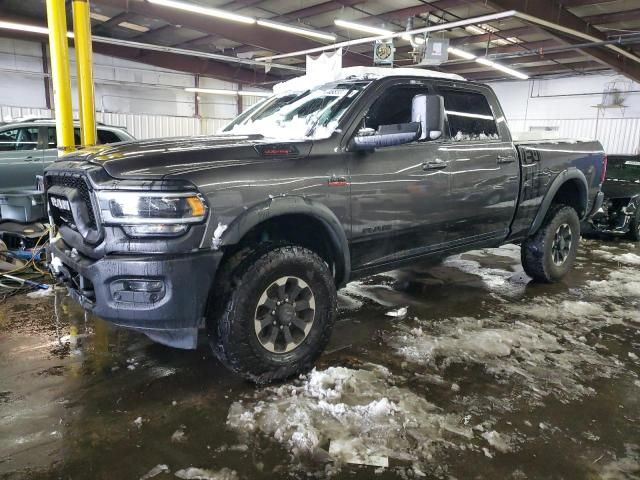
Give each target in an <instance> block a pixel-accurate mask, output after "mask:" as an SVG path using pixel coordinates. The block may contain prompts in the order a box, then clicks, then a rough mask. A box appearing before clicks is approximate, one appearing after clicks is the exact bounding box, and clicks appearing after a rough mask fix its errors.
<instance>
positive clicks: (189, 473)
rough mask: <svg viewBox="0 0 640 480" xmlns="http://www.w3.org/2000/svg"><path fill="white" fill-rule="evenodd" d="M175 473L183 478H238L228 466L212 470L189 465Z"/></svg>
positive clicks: (187, 479)
mask: <svg viewBox="0 0 640 480" xmlns="http://www.w3.org/2000/svg"><path fill="white" fill-rule="evenodd" d="M175 475H176V477H178V478H181V479H184V480H238V474H237V473H236V472H235V471H234V470H230V469H228V468H223V469H222V470H215V471H214V470H206V469H204V468H195V467H189V468H184V469H182V470H178V471H177V472H176V474H175Z"/></svg>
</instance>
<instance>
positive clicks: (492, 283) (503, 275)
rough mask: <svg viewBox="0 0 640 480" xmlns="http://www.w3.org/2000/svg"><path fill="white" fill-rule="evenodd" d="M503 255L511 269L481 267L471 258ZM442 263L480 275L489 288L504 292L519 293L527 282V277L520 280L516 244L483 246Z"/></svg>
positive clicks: (518, 248) (518, 255)
mask: <svg viewBox="0 0 640 480" xmlns="http://www.w3.org/2000/svg"><path fill="white" fill-rule="evenodd" d="M469 257H475V258H485V257H486V258H488V257H504V258H507V259H509V260H511V261H512V262H513V263H512V265H511V269H509V270H505V269H502V268H487V267H483V266H482V265H481V264H480V262H479V261H477V260H474V259H473V258H469ZM442 264H443V265H444V266H447V267H450V268H456V269H458V270H461V271H463V272H465V273H468V274H470V275H475V276H477V277H480V278H481V279H482V281H483V282H484V283H485V285H486V286H487V287H488V288H489V290H492V291H497V292H499V293H504V294H514V293H520V292H522V291H523V290H524V287H525V286H526V284H527V283H528V281H529V279H528V277H526V276H525V279H526V281H522V280H521V277H522V274H521V273H520V271H521V269H522V267H521V262H520V247H518V246H517V245H504V246H502V247H500V248H485V249H482V250H471V251H469V252H465V253H462V254H459V255H453V256H451V257H448V258H446V259H445V260H444V261H443V262H442Z"/></svg>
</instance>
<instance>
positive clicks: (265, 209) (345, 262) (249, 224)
mask: <svg viewBox="0 0 640 480" xmlns="http://www.w3.org/2000/svg"><path fill="white" fill-rule="evenodd" d="M291 214H296V215H307V216H309V217H313V218H314V219H316V220H319V221H320V223H321V224H322V225H323V227H324V229H325V231H326V232H327V235H328V237H329V240H330V242H331V245H332V247H333V250H334V251H335V253H336V272H335V273H336V279H335V280H336V284H337V285H338V286H339V287H341V286H344V285H346V283H347V282H348V280H349V276H350V274H351V255H350V253H349V242H348V240H347V236H346V234H345V231H344V227H343V226H342V223H341V222H340V220H338V218H337V217H336V215H335V214H334V213H333V212H332V211H331V210H330V209H329V208H328V207H327V206H326V205H324V204H322V203H318V202H314V201H313V200H309V199H307V198H303V197H299V196H283V197H275V198H272V199H269V200H266V201H264V202H262V203H259V204H258V205H255V206H253V207H252V208H250V209H248V210H247V211H246V212H244V213H243V214H242V215H240V216H239V217H237V218H236V219H235V220H234V221H233V222H231V224H229V226H228V228H227V229H226V230H225V231H224V232H223V233H222V235H221V236H220V238H219V242H218V248H222V247H225V246H230V245H236V244H238V243H239V242H240V241H241V240H242V239H243V237H244V236H245V235H246V234H247V233H248V232H249V231H250V230H251V229H252V228H254V227H256V226H257V225H259V224H261V223H263V222H265V221H267V220H270V219H273V218H276V217H279V216H283V215H291Z"/></svg>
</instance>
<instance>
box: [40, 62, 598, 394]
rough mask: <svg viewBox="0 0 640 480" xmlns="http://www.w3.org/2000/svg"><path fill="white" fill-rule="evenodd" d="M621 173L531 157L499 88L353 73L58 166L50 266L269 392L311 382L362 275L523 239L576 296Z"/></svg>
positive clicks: (576, 147)
mask: <svg viewBox="0 0 640 480" xmlns="http://www.w3.org/2000/svg"><path fill="white" fill-rule="evenodd" d="M302 90H304V91H302ZM274 105H275V107H274ZM265 112H268V113H265ZM605 170H606V158H605V155H604V154H603V150H602V146H601V145H600V144H599V143H597V142H577V141H576V142H574V141H566V142H558V141H553V142H552V141H549V142H541V143H514V142H513V141H512V138H511V134H510V132H509V128H508V126H507V122H506V121H505V118H504V114H503V112H502V109H501V107H500V104H499V103H498V101H497V99H496V96H495V94H494V93H493V91H492V90H491V89H490V88H489V87H487V86H485V85H481V84H476V83H470V82H466V81H463V79H461V78H459V77H454V76H444V75H441V74H438V73H437V72H425V71H417V70H413V69H412V70H409V71H407V70H405V69H394V70H387V71H386V73H384V74H380V73H379V71H377V70H376V71H375V72H374V73H371V74H368V73H366V71H365V72H363V71H362V69H360V70H358V71H357V73H355V72H354V73H350V71H349V69H345V70H344V72H343V75H342V77H341V78H339V79H338V80H336V81H333V82H331V83H328V84H324V85H316V86H310V87H309V88H307V89H306V90H305V89H304V88H302V89H297V90H296V92H295V93H293V94H285V95H283V94H282V93H280V94H278V95H276V96H274V97H273V98H271V99H267V100H265V101H264V102H263V103H261V104H259V105H257V106H256V107H254V108H253V109H252V111H251V112H249V113H248V114H245V115H244V116H243V118H242V119H240V121H237V122H234V123H233V124H232V125H231V126H230V128H228V129H227V131H226V132H223V133H222V134H221V135H217V136H209V137H198V138H180V139H164V140H154V141H139V142H130V143H124V144H119V145H116V146H113V147H103V148H97V149H94V150H88V151H80V152H77V153H74V154H70V155H68V156H66V157H64V158H62V159H60V160H59V161H57V162H56V163H54V164H53V165H51V166H50V167H49V168H48V169H47V171H46V174H45V186H46V189H47V196H48V202H49V209H50V216H51V222H52V223H53V224H54V225H55V226H56V227H57V228H58V235H57V236H56V237H55V238H54V239H53V241H52V242H51V246H50V253H51V269H52V271H53V273H54V274H55V275H56V276H57V277H58V278H59V279H60V280H62V281H64V282H65V283H66V284H67V285H68V287H69V290H70V292H71V295H72V296H73V297H74V298H75V299H76V300H77V301H78V302H80V304H82V306H83V307H85V308H86V309H89V310H91V311H93V312H94V313H95V314H96V315H99V316H101V317H103V318H104V319H106V320H109V321H111V322H113V323H114V324H116V325H119V326H123V327H128V328H132V329H136V330H138V331H142V332H144V333H145V334H146V335H148V336H149V337H150V338H151V339H153V340H155V341H157V342H160V343H163V344H166V345H170V346H174V347H179V348H195V347H196V344H197V336H198V331H199V328H200V327H202V326H206V328H207V331H208V336H209V340H210V344H211V346H212V348H213V351H214V352H215V354H216V355H217V357H218V358H219V359H220V360H221V361H222V362H223V363H224V364H225V365H226V366H227V367H229V368H231V369H232V370H233V371H235V372H238V373H239V374H241V375H243V376H245V377H246V378H248V379H250V380H253V381H255V382H267V381H270V380H276V379H282V378H286V377H289V376H291V375H294V374H297V373H299V372H302V371H305V370H307V369H309V368H311V366H312V365H313V364H314V361H315V360H316V358H317V357H318V356H319V355H320V353H321V352H322V350H323V349H324V347H325V346H326V345H327V342H328V341H329V336H330V332H331V328H332V325H333V323H334V319H335V317H336V290H337V289H339V288H341V287H343V286H344V285H345V284H346V283H347V282H349V281H351V280H353V279H355V278H358V277H362V276H364V275H369V274H372V273H375V272H381V271H388V270H391V269H394V268H397V267H400V266H402V265H405V264H409V263H414V262H416V261H418V260H439V259H442V258H444V257H446V256H447V255H451V254H453V253H456V252H463V251H466V250H470V249H474V248H480V247H496V246H499V245H502V244H504V243H506V242H516V243H519V244H521V245H522V262H523V265H524V268H525V271H526V272H527V273H528V274H529V275H530V276H531V277H533V278H534V279H536V280H539V281H543V282H551V281H556V280H559V279H561V278H562V277H563V275H565V274H566V273H567V272H568V271H569V270H570V269H571V267H572V265H573V263H574V261H575V258H576V250H577V247H578V242H579V239H580V221H581V220H583V219H585V218H587V217H588V216H589V215H590V214H591V212H593V211H594V210H597V209H599V208H600V205H601V202H602V195H601V193H600V187H601V185H602V181H603V179H604V175H605Z"/></svg>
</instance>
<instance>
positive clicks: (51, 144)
mask: <svg viewBox="0 0 640 480" xmlns="http://www.w3.org/2000/svg"><path fill="white" fill-rule="evenodd" d="M57 147H58V137H56V127H49V128H47V148H57Z"/></svg>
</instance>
